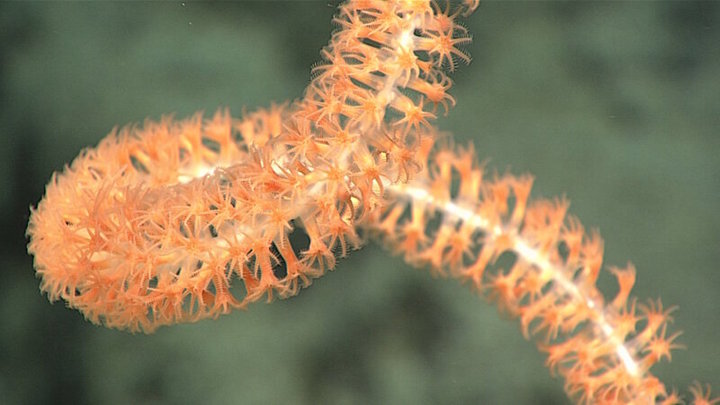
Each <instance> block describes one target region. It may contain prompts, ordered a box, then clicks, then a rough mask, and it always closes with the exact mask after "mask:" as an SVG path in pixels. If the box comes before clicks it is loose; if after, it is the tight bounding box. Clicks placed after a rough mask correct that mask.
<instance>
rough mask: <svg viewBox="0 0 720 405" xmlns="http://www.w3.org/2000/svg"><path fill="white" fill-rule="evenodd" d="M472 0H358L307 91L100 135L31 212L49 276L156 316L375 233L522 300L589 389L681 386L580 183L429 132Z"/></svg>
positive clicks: (105, 311)
mask: <svg viewBox="0 0 720 405" xmlns="http://www.w3.org/2000/svg"><path fill="white" fill-rule="evenodd" d="M477 3H478V2H477V1H466V2H463V4H460V5H457V7H451V3H450V2H447V3H446V4H447V5H446V7H445V8H444V9H443V7H440V6H439V5H438V4H437V3H435V2H429V1H398V2H387V1H380V0H356V1H350V2H348V3H347V4H345V5H343V6H342V7H341V8H340V12H339V14H338V16H337V17H336V18H335V21H336V22H337V23H338V24H339V26H340V27H341V29H340V30H339V31H337V32H335V33H334V34H333V37H332V39H331V41H330V44H329V45H328V46H327V47H326V48H325V49H323V51H322V52H321V55H322V57H323V62H322V64H321V65H319V66H318V67H316V68H315V69H314V70H313V73H314V76H315V77H314V79H313V80H312V82H311V83H310V85H309V86H308V88H307V90H306V92H305V95H304V97H303V98H302V99H300V100H298V101H296V102H294V103H291V104H282V105H273V106H272V107H271V108H270V109H267V110H257V111H254V112H251V113H246V114H245V115H244V117H243V118H241V119H236V118H232V117H230V116H229V114H228V113H227V112H224V111H221V112H218V113H216V114H215V115H214V116H213V117H212V118H209V119H204V118H203V117H202V116H201V115H196V116H194V117H191V118H189V119H186V120H182V121H174V120H172V119H170V118H164V119H162V120H161V121H160V122H151V121H148V122H146V123H145V125H144V126H143V127H128V128H124V129H122V130H120V131H119V132H118V131H116V132H113V133H111V134H110V135H109V136H108V137H106V138H105V139H104V140H103V141H101V143H100V144H99V145H98V146H97V147H96V148H93V149H87V150H85V151H84V152H82V153H81V154H80V156H79V157H78V158H77V159H76V160H75V161H74V162H73V163H72V164H71V165H70V166H69V167H66V169H65V170H64V171H63V173H62V174H59V175H54V176H53V178H52V180H51V181H50V183H49V184H48V186H47V190H46V194H45V197H44V198H43V200H42V201H41V202H40V203H39V204H38V206H37V208H36V209H34V210H33V211H32V215H31V218H30V222H29V225H28V231H27V232H28V235H29V237H30V243H29V245H28V251H29V252H30V253H31V254H32V255H34V257H35V268H36V270H37V274H38V275H39V276H40V277H41V279H42V281H41V289H42V290H43V291H45V292H47V294H48V296H49V298H50V299H51V300H57V299H62V300H65V301H66V302H67V303H68V305H69V306H71V307H73V308H77V309H79V310H80V311H81V312H83V313H84V314H85V316H86V317H87V318H88V319H89V320H91V321H92V322H95V323H102V324H104V325H106V326H108V327H115V328H121V329H128V330H131V331H144V332H151V331H153V330H154V329H155V328H157V327H158V326H160V325H167V324H173V323H177V322H183V321H195V320H198V319H202V318H206V317H215V316H217V315H219V314H222V313H227V312H228V311H230V310H231V309H233V308H238V307H243V306H245V305H246V304H247V303H249V302H252V301H256V300H259V299H261V298H262V297H265V296H267V298H268V300H270V299H272V297H273V296H275V295H277V296H280V297H285V296H288V295H291V294H294V293H296V292H297V291H298V289H299V287H301V286H305V285H308V284H309V283H310V280H311V279H312V278H314V277H318V276H320V275H321V274H322V273H323V272H324V271H325V270H326V269H332V268H333V267H334V266H335V261H336V256H337V255H339V256H345V255H346V254H347V253H348V251H349V250H350V249H356V248H358V247H359V246H360V245H361V244H362V242H363V238H362V237H361V235H362V234H364V233H370V234H372V235H373V236H376V237H378V238H381V239H383V240H385V241H387V242H388V245H390V246H391V247H392V250H393V251H394V252H395V253H398V254H402V255H403V256H404V257H405V259H406V260H407V261H408V262H410V263H412V264H415V265H422V266H424V265H427V266H429V267H430V268H431V269H432V271H433V272H435V273H437V274H445V273H449V274H451V275H453V276H455V277H458V278H460V279H462V280H467V281H469V282H470V283H471V284H472V285H474V286H475V287H476V288H477V289H478V290H479V291H481V292H483V293H484V294H485V295H486V296H487V297H488V298H489V299H491V300H493V301H495V302H497V304H498V306H499V307H500V308H501V310H503V311H505V312H507V313H508V314H509V315H512V316H515V317H518V318H519V319H520V324H521V329H522V331H523V333H524V335H525V336H526V337H528V338H530V337H533V338H535V339H537V340H538V342H539V347H540V349H541V350H542V351H544V352H546V353H547V354H548V359H547V366H548V368H549V369H550V370H551V371H552V372H553V373H557V374H560V375H562V376H563V377H564V378H565V389H566V391H567V393H568V395H569V396H571V397H572V398H574V399H576V400H577V401H579V402H584V403H650V402H655V401H662V402H663V403H675V402H677V401H678V396H677V395H676V394H675V393H674V392H671V393H668V392H667V390H666V388H665V386H664V385H663V384H662V383H661V382H660V381H659V380H658V379H657V378H655V377H654V376H653V375H652V374H651V373H650V371H649V369H650V367H651V366H652V365H653V364H654V363H655V362H657V361H659V360H661V359H663V358H667V359H668V360H669V359H670V356H671V350H673V349H675V348H677V347H678V345H677V344H676V343H674V340H675V339H676V337H677V336H678V334H677V333H675V334H670V335H668V334H667V325H668V323H669V322H671V321H672V318H671V316H670V313H671V312H672V309H670V310H665V309H664V308H663V306H662V304H661V303H660V301H657V302H654V301H649V302H648V303H647V304H641V305H637V304H636V300H635V299H631V298H630V297H629V293H630V290H631V289H632V286H633V284H634V282H635V270H634V268H633V267H632V266H629V267H628V268H626V269H615V268H611V269H610V271H611V272H612V273H613V274H614V275H615V276H616V278H617V280H618V284H619V291H618V293H617V294H616V296H615V297H614V298H613V299H612V301H610V302H609V303H606V302H605V298H604V297H603V296H602V294H601V293H600V292H599V291H598V290H597V288H596V286H595V283H596V280H597V278H598V274H599V271H600V269H601V266H602V240H601V239H600V238H599V237H598V236H597V234H595V233H590V234H589V235H587V234H586V233H585V230H584V229H583V227H582V225H581V224H580V222H579V221H578V220H576V219H575V218H572V217H570V218H566V212H567V208H568V203H567V201H565V200H534V201H530V200H529V195H530V189H531V186H532V178H531V177H529V176H523V177H516V176H511V175H507V176H503V177H496V178H494V179H492V180H489V181H488V180H487V179H486V178H484V175H483V169H482V167H480V166H478V165H477V164H476V163H475V162H476V156H475V153H474V150H473V149H472V148H468V149H466V150H455V149H452V148H446V147H445V148H443V147H440V148H437V150H433V144H434V140H435V139H436V138H437V137H438V135H437V130H436V129H435V128H434V127H432V126H431V125H430V120H432V119H433V118H434V117H435V112H436V111H437V106H438V105H442V106H443V107H444V109H445V111H446V112H447V110H448V108H449V107H450V106H452V105H454V104H455V100H454V99H453V98H452V96H451V95H449V94H448V90H449V89H450V87H451V85H452V81H451V80H450V79H449V78H448V77H447V75H446V73H445V69H449V70H453V69H454V66H455V60H456V59H460V60H463V61H465V62H468V61H469V57H468V56H467V54H466V53H465V52H463V51H462V50H461V49H459V48H458V46H461V45H462V44H464V43H467V42H468V41H469V37H468V36H467V31H466V30H465V29H464V28H463V27H461V26H459V25H458V24H457V21H456V20H457V18H458V17H459V16H460V15H467V14H469V13H470V12H471V11H472V10H473V9H474V8H475V7H477ZM454 179H459V186H458V187H457V189H453V187H454V186H453V184H454V181H455V180H454ZM438 219H439V221H438ZM297 229H301V230H303V231H304V233H305V234H306V235H307V237H308V239H309V241H308V242H307V244H306V246H300V245H302V243H299V242H298V241H297V239H296V238H293V237H292V234H293V233H294V232H295V231H296V230H297ZM361 231H362V232H361ZM508 255H509V256H510V257H512V260H511V263H508V265H507V268H499V267H500V266H499V265H498V264H497V263H498V258H500V257H501V256H508ZM636 308H637V310H636ZM691 392H692V393H693V395H694V397H695V400H696V403H698V404H702V403H708V404H712V403H716V402H717V401H718V400H711V399H710V398H709V397H710V390H709V388H707V390H703V389H702V387H701V386H700V385H699V384H698V385H697V386H695V387H693V388H692V389H691Z"/></svg>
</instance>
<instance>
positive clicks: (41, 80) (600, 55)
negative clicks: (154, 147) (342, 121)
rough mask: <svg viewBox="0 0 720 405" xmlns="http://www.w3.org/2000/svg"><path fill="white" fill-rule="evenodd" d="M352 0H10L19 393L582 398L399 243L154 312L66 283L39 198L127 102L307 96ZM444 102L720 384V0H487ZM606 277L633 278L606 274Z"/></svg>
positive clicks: (3, 350) (9, 212)
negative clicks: (671, 318) (198, 316)
mask: <svg viewBox="0 0 720 405" xmlns="http://www.w3.org/2000/svg"><path fill="white" fill-rule="evenodd" d="M334 6H335V4H334V3H333V4H332V5H328V2H327V1H325V2H300V1H297V2H264V3H250V2H235V3H231V2H224V3H214V4H200V3H181V2H154V3H150V2H101V3H96V2H69V3H60V2H29V3H18V2H3V3H0V52H1V53H0V60H2V62H0V86H1V87H0V190H2V191H1V192H0V208H2V212H3V215H2V216H0V220H1V221H2V223H0V226H1V227H2V229H3V232H2V233H1V234H0V235H2V236H1V237H2V241H1V244H0V249H1V250H0V266H1V268H2V271H1V272H0V322H1V324H0V325H1V326H0V403H4V404H15V403H27V404H34V403H72V404H84V403H102V404H129V403H158V404H159V403H199V402H203V403H210V404H224V403H316V402H322V403H337V404H342V403H366V402H371V403H486V404H511V403H512V404H515V403H517V404H535V403H538V404H539V403H563V402H566V401H567V400H566V399H565V398H564V395H563V391H562V383H561V382H560V381H559V380H556V379H555V380H554V379H552V378H551V377H550V376H549V375H548V372H547V370H545V368H544V367H543V361H544V359H543V356H542V355H540V354H538V353H537V352H536V351H535V349H534V348H533V345H532V344H530V343H528V342H525V341H524V340H523V339H522V337H521V334H520V333H519V330H518V327H517V324H516V323H515V322H508V321H505V320H502V319H500V318H499V317H498V316H497V314H496V311H495V308H493V307H491V306H489V305H487V304H486V303H485V302H483V301H482V300H481V299H478V297H477V296H475V294H474V293H472V292H471V291H470V290H469V289H468V288H467V287H464V286H460V285H459V284H458V283H457V282H455V281H453V280H442V279H432V278H431V277H430V275H429V274H428V272H427V271H417V270H413V269H409V268H407V267H406V266H405V265H403V264H402V262H401V260H399V259H397V258H393V257H391V256H389V255H388V254H386V253H385V252H384V251H382V250H381V249H380V248H378V247H377V246H373V245H371V246H369V247H366V248H365V249H363V250H361V251H359V252H355V253H353V254H352V256H351V257H350V258H349V259H346V260H341V261H340V262H339V263H338V268H337V270H336V271H335V272H333V273H330V274H328V275H326V276H325V277H323V278H322V279H319V280H317V281H316V282H315V283H314V285H313V286H312V287H311V288H310V289H308V290H305V291H303V292H302V293H301V294H300V295H299V296H298V297H295V298H292V299H290V300H287V301H281V302H275V303H274V304H272V305H263V304H259V305H254V306H252V307H251V309H250V311H247V312H236V313H233V314H231V315H228V316H224V317H222V318H220V319H218V320H215V321H204V322H200V323H197V324H192V325H181V326H175V327H169V328H162V329H161V330H159V331H158V332H157V333H155V334H154V335H150V336H145V335H130V334H128V333H124V332H118V331H114V330H107V329H104V328H101V327H97V326H94V325H92V324H90V323H87V322H85V321H84V320H83V319H82V316H81V315H80V314H79V313H77V312H75V311H70V310H67V309H65V308H64V306H63V304H62V303H56V304H54V305H50V304H48V302H47V300H46V298H45V297H43V296H41V295H40V294H39V292H38V280H37V279H35V278H34V274H33V269H32V262H31V258H30V257H28V256H27V255H26V254H25V243H26V242H25V240H24V238H23V234H24V229H25V226H26V223H27V216H28V207H29V206H30V205H31V204H36V203H37V202H38V201H39V199H40V197H41V195H42V193H43V187H44V184H45V183H46V182H47V181H48V179H49V178H50V175H51V173H52V172H53V171H54V170H59V169H61V168H62V167H63V165H64V164H65V163H66V162H70V161H71V160H72V159H73V158H74V157H75V156H76V155H77V154H78V152H79V151H80V149H81V148H83V147H85V146H88V145H94V144H96V143H97V142H98V141H99V140H100V139H101V138H102V136H104V134H106V133H107V132H109V131H110V129H111V128H112V127H113V126H115V125H118V124H119V125H122V124H125V123H129V122H136V121H142V120H143V119H144V118H145V117H147V116H149V117H153V118H158V117H160V116H161V115H162V114H165V113H175V114H176V116H178V117H183V116H186V115H189V114H192V113H193V112H194V111H196V110H198V109H204V110H205V111H207V112H209V113H210V112H212V111H214V110H215V109H216V108H217V107H218V106H229V107H230V108H231V110H232V111H233V113H234V114H240V113H241V111H242V109H243V107H245V106H247V107H248V108H254V107H255V106H267V105H268V104H269V103H270V102H271V101H273V100H275V101H281V100H284V99H287V98H295V97H299V96H300V95H301V92H302V89H303V88H304V86H305V85H306V84H307V83H308V80H309V76H310V74H309V71H310V66H311V65H312V64H313V63H314V62H316V61H317V58H318V57H317V55H318V51H319V49H320V47H321V46H323V44H325V43H326V42H327V39H328V38H329V33H330V30H331V29H332V28H333V26H332V25H331V24H330V17H331V15H332V13H333V11H334ZM466 25H467V26H468V28H469V29H470V30H471V31H472V32H473V34H474V42H473V44H472V45H471V46H470V47H469V50H470V52H471V53H472V54H473V56H474V61H473V63H472V65H471V66H469V67H468V66H461V67H460V68H459V69H458V72H457V74H456V75H455V76H454V77H455V79H456V86H455V88H454V89H453V90H454V94H455V95H456V97H457V101H458V106H457V108H455V109H454V110H453V111H451V114H450V115H449V116H448V118H446V119H442V120H440V123H439V125H441V126H442V127H443V128H444V129H447V130H448V131H451V132H453V133H454V134H455V138H456V139H457V140H458V143H460V144H465V143H467V142H469V141H472V142H474V144H475V146H476V149H477V150H478V154H479V156H481V158H483V159H485V158H486V159H488V160H489V164H488V165H489V167H491V168H495V169H497V170H498V171H500V172H503V171H505V170H508V169H509V170H512V171H513V172H515V173H522V172H531V173H533V174H535V175H536V177H537V183H536V188H535V191H534V193H535V195H536V196H557V195H567V196H568V197H569V198H570V199H571V200H572V212H573V213H575V214H577V215H578V216H579V217H580V218H581V219H582V220H583V222H584V224H586V225H587V226H588V227H597V228H599V229H600V230H601V232H602V234H603V236H604V237H605V239H606V245H605V246H606V252H607V254H606V258H607V260H606V261H607V263H610V264H621V265H622V264H624V263H625V262H626V261H627V260H632V261H633V262H634V263H635V264H636V265H637V267H638V285H637V288H636V290H635V291H636V294H637V296H638V297H640V298H641V299H646V298H656V297H660V296H661V297H662V298H663V301H664V302H665V303H666V304H667V305H672V304H677V305H679V306H680V309H679V310H678V311H677V312H676V318H677V320H676V329H682V330H684V335H683V336H682V337H681V341H682V342H683V343H685V344H686V345H687V346H688V347H689V350H684V351H677V352H675V353H674V361H673V362H672V363H671V364H667V363H665V364H663V365H661V366H659V367H656V368H655V369H654V370H655V371H656V372H657V374H659V375H660V376H661V377H662V378H663V380H664V381H666V382H667V383H668V384H670V385H676V386H680V387H682V389H683V390H684V389H685V388H684V387H686V386H687V384H688V383H690V382H691V381H692V380H693V379H700V380H701V381H707V382H711V383H712V384H714V386H715V388H716V390H718V391H720V345H719V344H718V341H719V339H718V336H719V335H720V315H719V314H720V272H718V269H720V249H719V248H720V213H719V212H718V208H719V207H720V157H719V156H720V137H719V135H720V45H718V44H720V3H718V2H706V3H698V2H680V1H664V2H625V3H621V2H609V3H600V2H582V3H580V4H577V3H572V2H532V3H528V2H502V3H501V2H484V3H483V4H482V6H481V8H480V10H479V11H478V12H476V13H475V14H474V15H473V16H472V18H471V19H470V20H469V21H467V24H466ZM604 277H605V278H603V279H602V280H601V284H602V285H603V286H605V287H607V291H608V292H612V291H613V289H614V284H613V283H612V280H611V279H610V277H607V276H604Z"/></svg>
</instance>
